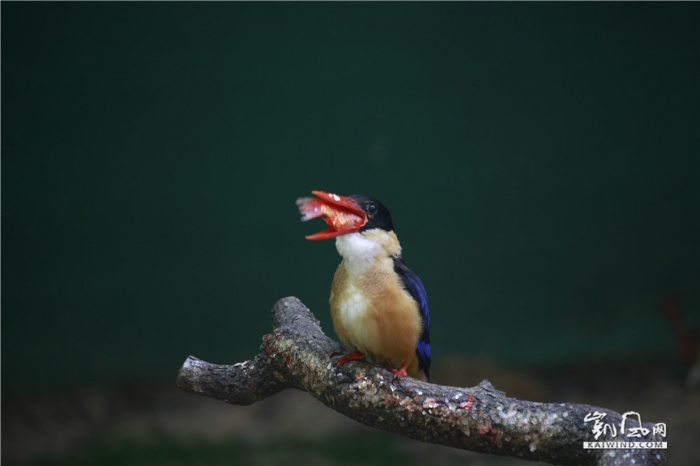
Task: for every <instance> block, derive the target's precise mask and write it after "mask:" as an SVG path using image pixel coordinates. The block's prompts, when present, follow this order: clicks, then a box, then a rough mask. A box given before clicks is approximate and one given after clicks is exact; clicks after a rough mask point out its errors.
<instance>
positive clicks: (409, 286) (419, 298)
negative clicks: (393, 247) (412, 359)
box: [394, 257, 430, 379]
mask: <svg viewBox="0 0 700 466" xmlns="http://www.w3.org/2000/svg"><path fill="white" fill-rule="evenodd" d="M394 271H395V272H396V274H397V275H398V276H399V277H401V281H403V284H404V286H405V287H406V291H408V293H409V294H410V295H411V297H413V299H415V300H416V302H417V303H418V308H419V310H420V315H421V319H422V320H423V332H422V333H421V334H420V337H419V338H418V344H417V345H416V354H417V355H418V368H419V369H421V370H422V371H423V372H424V373H425V376H426V378H428V379H430V375H429V373H428V371H429V369H430V310H429V309H428V293H427V292H426V291H425V287H424V286H423V282H421V281H420V278H418V275H416V274H415V273H413V271H412V270H411V269H409V268H408V267H406V264H404V262H403V259H401V257H394Z"/></svg>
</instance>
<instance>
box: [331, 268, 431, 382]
mask: <svg viewBox="0 0 700 466" xmlns="http://www.w3.org/2000/svg"><path fill="white" fill-rule="evenodd" d="M344 264H345V262H344V261H343V262H341V263H340V265H339V266H338V270H336V272H335V277H334V279H333V286H332V287H331V299H330V308H331V317H332V318H333V326H334V327H335V332H336V333H337V334H338V338H340V340H341V341H342V342H343V343H344V344H345V345H346V346H348V347H350V349H352V350H357V351H361V352H363V353H364V354H365V355H366V356H367V357H368V358H369V359H370V360H372V361H373V362H375V363H378V364H381V365H383V366H384V367H387V368H389V369H397V368H399V367H401V365H403V364H406V366H407V372H408V374H409V375H410V376H411V377H415V378H419V379H423V380H424V379H425V377H424V375H423V373H422V371H419V370H418V358H417V356H416V344H417V342H418V337H419V335H420V332H421V326H422V322H421V318H420V313H419V311H418V305H417V303H416V302H415V301H414V300H413V299H412V298H411V296H410V295H409V294H408V292H407V291H406V290H405V289H404V288H403V285H402V283H401V282H400V279H399V278H398V277H397V276H396V274H395V273H394V271H393V261H392V260H391V258H385V259H381V260H379V261H377V264H376V265H375V266H373V267H371V268H369V269H367V270H366V272H365V273H363V274H362V275H360V276H351V275H350V274H349V273H348V271H347V269H346V267H345V265H344Z"/></svg>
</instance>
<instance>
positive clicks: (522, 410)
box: [176, 297, 665, 465]
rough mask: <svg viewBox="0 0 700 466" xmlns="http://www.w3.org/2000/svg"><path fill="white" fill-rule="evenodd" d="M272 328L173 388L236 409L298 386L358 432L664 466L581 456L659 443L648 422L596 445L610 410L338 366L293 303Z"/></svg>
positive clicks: (623, 453)
mask: <svg viewBox="0 0 700 466" xmlns="http://www.w3.org/2000/svg"><path fill="white" fill-rule="evenodd" d="M272 326H273V329H274V331H273V333H271V334H268V335H264V336H263V342H262V345H261V347H260V353H259V354H258V355H257V356H256V357H255V358H254V359H253V360H250V361H245V362H242V363H238V364H233V365H215V364H210V363H207V362H204V361H201V360H199V359H197V358H194V357H192V356H190V357H189V358H188V359H187V360H186V361H185V363H184V365H183V366H182V368H181V369H180V373H179V375H178V378H177V383H176V386H177V388H179V389H181V390H184V391H186V392H188V393H195V394H198V395H204V396H208V397H211V398H216V399H219V400H223V401H225V402H227V403H231V404H237V405H248V404H251V403H254V402H256V401H258V400H262V399H264V398H267V397H269V396H271V395H274V394H275V393H277V392H280V391H282V390H285V389H287V388H297V389H300V390H304V391H306V392H308V393H310V394H311V395H312V396H314V397H315V398H316V399H318V400H319V401H321V402H322V403H323V404H325V405H326V406H328V407H329V408H331V409H334V410H336V411H338V412H341V413H343V414H345V415H346V416H348V417H350V418H352V419H355V420H357V421H359V422H362V423H363V424H367V425H369V426H372V427H376V428H379V429H383V430H386V431H389V432H394V433H397V434H401V435H404V436H406V437H409V438H412V439H416V440H421V441H424V442H429V443H437V444H440V445H446V446H450V447H455V448H461V449H465V450H471V451H476V452H480V453H491V454H497V455H508V456H514V457H519V458H524V459H528V460H533V461H544V462H547V463H552V464H566V465H574V464H577V465H578V464H580V465H622V464H625V465H626V464H635V465H663V464H665V454H664V450H648V449H628V450H591V449H588V450H586V449H584V448H583V442H590V441H594V440H596V441H610V440H614V441H618V442H619V441H626V442H632V441H638V442H639V441H642V442H660V441H662V440H663V439H662V438H661V437H660V436H659V435H658V434H654V432H653V426H652V425H651V424H644V428H646V429H649V432H648V434H647V435H643V436H642V437H641V438H634V437H630V434H631V433H632V434H634V433H635V431H634V430H632V429H629V428H628V429H626V430H625V432H624V433H621V432H619V431H618V432H616V434H617V435H616V436H614V438H613V435H612V434H611V432H610V430H606V431H605V432H604V433H603V435H601V436H600V437H599V438H598V439H594V438H593V434H592V428H593V422H584V418H585V417H586V416H587V415H588V414H590V413H594V412H598V413H604V414H605V415H606V416H605V418H604V419H603V421H604V423H606V424H610V425H615V426H620V423H621V421H622V416H621V415H620V414H618V413H616V412H613V411H610V410H608V409H604V408H598V407H594V406H588V405H580V404H572V403H535V402H530V401H521V400H517V399H515V398H508V397H506V396H505V394H504V393H502V392H499V391H498V390H496V389H495V388H494V387H493V386H492V385H491V384H490V383H489V382H488V381H487V380H484V381H483V382H481V383H480V384H479V385H478V386H476V387H473V388H458V387H448V386H441V385H435V384H430V383H426V382H421V381H419V380H416V379H412V378H410V377H404V378H402V379H399V380H396V381H395V380H393V376H392V373H391V372H390V371H388V370H386V369H383V368H381V367H379V366H376V365H372V364H368V363H365V362H362V361H360V362H352V363H348V364H346V365H344V366H342V367H337V365H336V364H335V361H336V360H337V359H338V358H339V357H340V356H341V355H342V354H344V353H345V350H344V348H343V347H342V346H341V345H340V344H338V343H336V342H335V341H333V340H332V339H330V338H328V337H327V336H326V335H325V334H324V333H323V331H322V330H321V327H320V325H319V322H318V320H316V318H315V317H314V316H313V314H312V313H311V311H309V310H308V309H307V308H306V306H304V304H302V303H301V301H299V300H298V299H296V298H293V297H290V298H284V299H282V300H280V301H278V302H277V303H276V304H275V306H274V308H273V310H272ZM635 427H639V426H638V424H637V425H636V426H635ZM637 432H638V431H637Z"/></svg>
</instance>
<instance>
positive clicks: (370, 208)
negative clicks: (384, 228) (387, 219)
mask: <svg viewBox="0 0 700 466" xmlns="http://www.w3.org/2000/svg"><path fill="white" fill-rule="evenodd" d="M367 213H368V214H370V215H374V214H376V213H377V206H376V205H374V204H367Z"/></svg>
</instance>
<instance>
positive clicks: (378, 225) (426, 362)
mask: <svg viewBox="0 0 700 466" xmlns="http://www.w3.org/2000/svg"><path fill="white" fill-rule="evenodd" d="M312 193H313V194H314V195H315V196H316V197H304V198H299V199H297V205H298V207H299V211H300V213H301V214H302V221H307V220H310V219H313V218H317V217H322V218H323V220H324V221H325V222H326V223H327V224H328V225H329V227H330V228H328V229H327V230H324V231H322V232H319V233H315V234H312V235H308V236H307V237H306V238H307V239H309V240H325V239H331V238H335V245H336V249H337V250H338V253H339V254H340V256H341V257H342V260H341V262H340V265H339V266H338V268H337V270H336V272H335V275H334V277H333V283H332V285H331V292H330V300H329V303H330V312H331V318H332V320H333V327H334V329H335V332H336V334H337V335H338V338H340V340H341V342H342V343H343V344H344V345H345V346H346V347H348V348H349V349H350V350H351V351H350V353H348V354H346V355H345V356H343V357H342V358H340V360H338V361H337V364H338V365H339V366H342V365H343V364H345V363H347V362H348V361H353V360H358V359H369V361H370V362H372V363H375V364H379V365H381V366H383V367H386V368H387V369H390V370H392V372H393V375H394V379H398V378H401V377H405V376H410V377H413V378H416V379H419V380H423V381H429V379H430V362H431V353H430V310H429V308H428V295H427V292H426V290H425V287H424V286H423V282H422V281H421V280H420V278H418V275H416V274H415V273H414V272H413V271H412V270H411V269H409V268H408V267H407V266H406V264H405V263H404V260H403V258H402V255H401V244H400V243H399V239H398V237H397V236H396V232H395V231H394V224H393V221H392V218H391V213H390V212H389V209H387V207H386V206H385V205H384V204H382V203H381V202H379V201H378V200H377V199H375V198H373V197H370V196H365V195H359V194H355V195H351V196H339V195H337V194H332V193H327V192H324V191H312Z"/></svg>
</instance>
